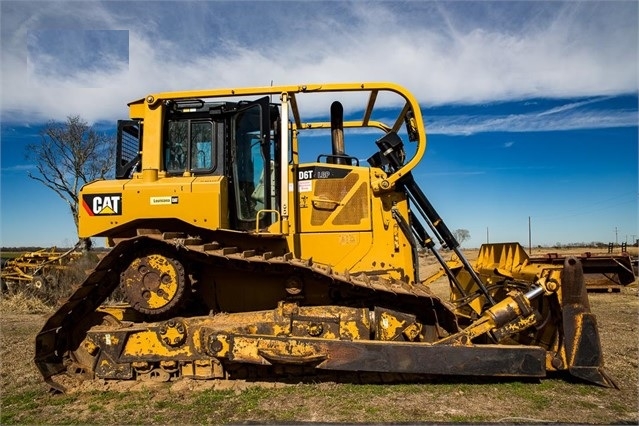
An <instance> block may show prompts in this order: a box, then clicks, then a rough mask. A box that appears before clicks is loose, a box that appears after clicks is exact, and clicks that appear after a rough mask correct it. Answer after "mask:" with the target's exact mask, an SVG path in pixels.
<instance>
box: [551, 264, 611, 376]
mask: <svg viewBox="0 0 639 426" xmlns="http://www.w3.org/2000/svg"><path fill="white" fill-rule="evenodd" d="M561 283H562V299H563V300H562V313H563V326H564V344H565V348H566V361H567V363H568V371H569V372H570V374H572V375H573V376H575V377H578V378H580V379H582V380H586V381H588V382H592V383H595V384H598V385H600V386H605V387H613V388H617V389H618V386H617V384H616V383H615V382H614V380H612V378H611V377H610V376H609V375H608V374H607V373H606V371H605V370H604V368H603V354H602V351H601V342H600V339H599V331H598V329H597V320H596V318H595V316H594V315H593V314H592V313H591V312H590V303H589V302H588V295H587V293H586V286H585V283H584V273H583V268H582V266H581V262H579V261H578V260H577V259H576V258H574V257H568V258H566V260H565V261H564V268H563V271H562V277H561Z"/></svg>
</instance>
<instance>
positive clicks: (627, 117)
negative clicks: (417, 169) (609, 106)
mask: <svg viewBox="0 0 639 426" xmlns="http://www.w3.org/2000/svg"><path fill="white" fill-rule="evenodd" d="M581 103H582V104H588V103H590V102H581ZM572 105H573V106H571V107H568V106H562V107H556V108H552V109H550V110H547V111H544V112H541V113H538V112H531V113H522V114H506V115H501V116H495V115H463V114H462V115H460V114H458V115H454V116H430V117H429V116H428V115H426V116H425V121H426V131H427V133H428V134H442V135H471V134H474V133H482V132H535V131H559V130H575V129H603V128H609V127H631V126H636V125H637V123H638V119H639V117H638V116H637V111H636V110H634V111H627V110H606V109H602V110H585V109H576V107H575V106H574V105H575V104H572ZM512 145H513V142H508V143H506V144H504V147H505V148H509V147H510V146H512Z"/></svg>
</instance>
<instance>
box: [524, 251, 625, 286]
mask: <svg viewBox="0 0 639 426" xmlns="http://www.w3.org/2000/svg"><path fill="white" fill-rule="evenodd" d="M571 256H573V257H576V258H578V259H579V261H580V262H581V265H582V267H583V271H584V276H585V280H586V289H587V290H588V291H608V292H617V291H620V290H621V288H622V287H625V286H628V285H631V284H633V283H635V282H636V279H637V273H636V264H637V260H636V259H633V258H632V256H631V255H630V254H628V252H626V251H625V250H623V251H622V252H621V254H612V253H611V252H609V253H608V254H594V253H590V252H585V253H583V254H581V255H578V256H575V255H571ZM566 257H568V255H564V254H559V253H547V254H545V255H541V256H535V257H531V258H530V259H529V262H530V263H533V264H534V263H543V264H547V263H551V264H554V265H563V263H564V261H565V260H566Z"/></svg>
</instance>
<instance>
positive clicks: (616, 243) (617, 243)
mask: <svg viewBox="0 0 639 426" xmlns="http://www.w3.org/2000/svg"><path fill="white" fill-rule="evenodd" d="M615 245H616V246H618V245H619V241H618V240H617V227H616V226H615Z"/></svg>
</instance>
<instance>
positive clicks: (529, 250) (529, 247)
mask: <svg viewBox="0 0 639 426" xmlns="http://www.w3.org/2000/svg"><path fill="white" fill-rule="evenodd" d="M528 254H530V255H532V238H531V230H530V216H528Z"/></svg>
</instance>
